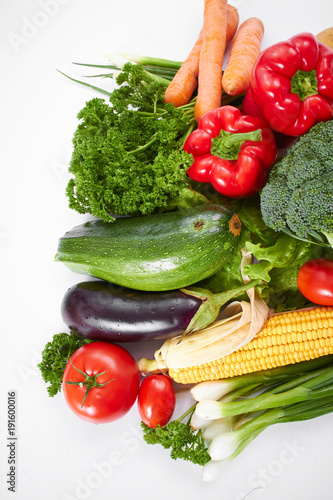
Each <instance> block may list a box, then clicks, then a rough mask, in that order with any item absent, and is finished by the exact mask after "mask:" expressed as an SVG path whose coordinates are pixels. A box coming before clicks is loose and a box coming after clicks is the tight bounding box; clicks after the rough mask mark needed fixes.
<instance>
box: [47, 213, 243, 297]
mask: <svg viewBox="0 0 333 500" xmlns="http://www.w3.org/2000/svg"><path fill="white" fill-rule="evenodd" d="M239 234H240V220H239V218H238V216H237V215H236V214H234V213H233V212H231V211H229V210H228V209H226V208H224V207H221V206H218V205H212V204H208V205H198V206H196V207H191V208H188V209H184V210H177V211H174V212H166V213H162V214H154V215H147V216H138V217H129V218H123V219H117V220H116V221H115V222H114V223H112V224H111V223H107V222H103V221H101V220H95V221H91V222H86V223H85V224H82V225H80V226H76V227H74V228H73V229H72V230H71V231H69V232H67V233H66V234H65V235H64V236H63V237H62V238H60V240H59V245H58V253H57V255H56V260H57V261H59V262H63V263H64V264H65V265H66V266H68V267H69V268H70V269H71V270H72V271H74V272H77V273H80V274H87V275H90V276H94V277H95V278H101V279H104V280H106V281H109V282H112V283H115V284H117V285H122V286H126V287H129V288H133V289H136V290H147V291H165V290H173V289H177V288H183V287H186V286H189V285H192V284H193V283H196V282H197V281H199V280H202V279H204V278H207V277H209V276H211V275H213V274H214V273H216V272H217V271H218V270H219V269H221V268H222V267H223V266H224V264H225V263H226V262H227V261H228V260H229V259H230V258H231V257H232V256H233V254H234V252H235V251H236V249H237V248H238V243H239Z"/></svg>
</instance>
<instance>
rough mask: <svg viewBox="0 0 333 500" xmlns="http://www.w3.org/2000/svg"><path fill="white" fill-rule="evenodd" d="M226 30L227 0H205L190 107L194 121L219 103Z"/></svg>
mask: <svg viewBox="0 0 333 500" xmlns="http://www.w3.org/2000/svg"><path fill="white" fill-rule="evenodd" d="M226 33H227V0H205V6H204V22H203V33H202V46H201V51H200V60H199V76H198V95H197V100H196V103H195V107H194V117H195V119H196V120H197V121H199V120H200V118H201V117H202V115H204V114H205V113H206V112H207V111H209V110H211V109H215V108H218V107H219V106H220V105H221V97H222V85H221V76H222V64H223V56H224V51H225V45H226Z"/></svg>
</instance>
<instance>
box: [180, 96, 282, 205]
mask: <svg viewBox="0 0 333 500" xmlns="http://www.w3.org/2000/svg"><path fill="white" fill-rule="evenodd" d="M184 150H185V151H187V153H190V154H192V156H193V163H192V165H191V166H190V168H189V169H188V170H187V173H188V175H189V176H190V177H191V178H192V179H193V180H195V181H199V182H207V183H211V184H212V185H213V187H214V188H215V189H216V190H217V191H218V192H219V193H221V194H223V195H224V196H227V197H228V198H246V197H248V196H253V195H254V194H256V193H257V192H258V191H259V190H260V189H261V188H262V186H263V185H264V183H265V180H266V175H267V171H268V170H269V169H270V167H271V166H272V165H273V163H274V161H275V159H276V154H277V147H276V142H275V139H274V135H273V132H272V130H271V129H270V127H269V126H268V124H267V122H266V121H265V120H262V119H260V118H255V117H252V116H245V115H242V113H241V112H240V111H239V109H238V108H235V107H233V106H223V107H221V108H217V109H213V110H211V111H208V112H207V113H205V114H204V115H203V117H202V118H201V119H200V121H199V123H198V128H197V129H196V130H195V131H194V132H192V133H191V134H190V135H189V137H188V138H187V140H186V142H185V144H184Z"/></svg>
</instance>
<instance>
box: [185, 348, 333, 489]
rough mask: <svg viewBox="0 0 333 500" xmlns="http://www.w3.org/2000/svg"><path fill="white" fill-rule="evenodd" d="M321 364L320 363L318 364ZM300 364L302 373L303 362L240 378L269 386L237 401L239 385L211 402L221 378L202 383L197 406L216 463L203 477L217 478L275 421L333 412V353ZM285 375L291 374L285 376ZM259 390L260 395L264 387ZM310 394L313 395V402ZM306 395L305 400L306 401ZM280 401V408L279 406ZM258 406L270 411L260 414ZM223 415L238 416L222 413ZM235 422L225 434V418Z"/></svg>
mask: <svg viewBox="0 0 333 500" xmlns="http://www.w3.org/2000/svg"><path fill="white" fill-rule="evenodd" d="M317 362H320V363H319V364H318V365H317ZM298 367H299V368H300V367H301V370H300V371H298V370H295V369H297V366H290V367H284V368H283V370H281V369H279V368H275V369H273V370H271V371H263V372H261V373H258V374H257V375H255V374H251V375H245V376H242V377H238V379H237V380H238V381H239V382H240V383H242V382H243V381H244V379H246V380H247V379H248V382H249V383H252V382H253V381H254V380H253V377H254V376H255V377H256V379H257V380H256V381H257V382H260V381H261V382H262V383H263V384H264V385H263V386H262V389H261V391H260V393H259V395H256V394H255V393H254V391H249V394H248V395H247V396H244V395H243V396H242V398H241V400H237V399H238V398H237V393H238V392H239V389H237V385H236V384H233V387H230V390H231V392H229V393H227V394H226V395H225V396H223V397H222V398H221V399H220V401H219V402H217V400H216V398H214V400H210V394H212V392H211V388H210V386H211V385H212V384H216V385H218V384H219V383H220V382H217V381H216V382H213V383H212V382H204V383H202V384H199V386H197V387H198V388H199V387H200V396H201V403H200V402H199V404H198V405H197V406H196V410H195V412H194V414H193V417H196V420H198V421H201V422H202V426H201V427H199V428H200V429H202V430H203V435H205V436H206V442H207V446H208V451H209V455H210V457H211V461H210V462H207V464H205V466H204V468H203V469H202V478H203V480H205V481H211V480H214V479H216V477H218V476H219V475H220V474H221V472H222V471H223V470H224V469H225V468H226V466H227V465H228V464H229V463H230V462H231V461H232V460H233V459H234V458H235V457H236V456H237V455H239V454H240V453H241V452H242V451H243V450H244V449H245V448H246V446H247V445H248V444H249V443H250V442H251V441H252V440H253V439H254V438H255V437H257V436H258V435H259V434H260V433H261V432H262V431H264V430H265V429H266V428H267V427H268V426H269V425H273V424H275V423H283V422H296V421H301V420H307V419H310V418H315V417H318V416H320V415H325V414H326V413H330V412H332V411H333V404H332V403H333V398H332V397H331V396H326V394H327V393H329V392H331V391H332V380H333V379H332V356H324V357H323V358H321V359H320V360H313V361H306V362H302V363H299V364H298ZM282 373H283V375H284V377H285V378H283V379H280V378H279V377H280V375H281V374H282ZM260 378H261V380H260ZM234 381H235V382H236V380H234ZM227 382H228V381H225V383H227ZM230 382H231V380H230ZM206 387H207V391H206ZM322 387H323V389H322ZM263 389H264V390H263ZM196 390H197V388H196V387H194V388H193V389H192V393H193V395H195V394H194V393H195V392H196ZM255 391H256V392H257V394H258V389H255ZM305 394H307V395H308V396H309V400H307V399H306V396H305ZM235 396H236V397H235ZM303 398H304V399H305V401H302V399H303ZM276 404H278V406H275V405H276ZM271 407H273V408H271ZM257 408H264V409H263V410H261V412H259V411H257ZM265 408H268V409H265ZM220 410H221V411H220ZM196 413H198V415H196ZM220 414H223V415H224V414H226V415H231V414H232V415H233V416H227V417H220V416H219V415H220ZM199 415H201V417H200V416H199ZM203 415H205V416H206V417H207V416H208V415H209V417H213V420H212V419H206V418H203ZM229 420H232V421H233V425H232V428H231V429H228V428H226V430H223V428H222V431H221V432H219V430H218V427H219V425H217V424H218V422H220V427H222V426H223V422H228V421H229ZM230 431H231V432H230Z"/></svg>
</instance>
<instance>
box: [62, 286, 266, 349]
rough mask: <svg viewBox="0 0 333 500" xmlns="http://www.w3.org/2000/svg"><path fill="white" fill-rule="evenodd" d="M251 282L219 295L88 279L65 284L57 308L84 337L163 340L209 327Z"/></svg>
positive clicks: (73, 329) (194, 289)
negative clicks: (155, 289) (141, 288)
mask: <svg viewBox="0 0 333 500" xmlns="http://www.w3.org/2000/svg"><path fill="white" fill-rule="evenodd" d="M255 283H256V282H255ZM251 286H253V282H250V283H249V284H247V285H242V286H240V287H236V288H233V289H231V290H229V291H227V292H222V293H219V294H212V293H210V292H209V291H208V290H204V289H201V288H198V287H192V288H188V289H186V288H183V289H181V290H172V291H168V292H141V291H138V290H133V289H130V288H125V287H122V286H117V285H114V284H113V283H108V282H106V281H101V280H98V281H86V282H82V283H78V284H76V285H73V286H72V287H71V288H69V290H68V291H67V292H66V294H65V296H64V298H63V301H62V304H61V312H62V318H63V320H64V322H65V323H66V325H67V326H68V327H69V328H70V330H71V331H72V332H75V333H76V334H77V335H79V336H80V337H82V338H85V339H91V340H104V341H114V342H137V341H143V340H158V339H166V338H169V337H175V336H176V335H179V334H187V333H189V332H191V333H193V332H194V331H197V330H199V329H200V328H203V327H204V326H207V325H208V324H210V323H211V322H213V321H214V320H215V319H216V317H217V316H218V314H219V311H220V308H221V307H222V306H223V305H224V304H225V303H226V302H228V301H229V300H231V299H232V298H234V297H237V296H238V295H241V294H243V293H244V292H245V291H246V290H247V289H248V288H250V287H251Z"/></svg>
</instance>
